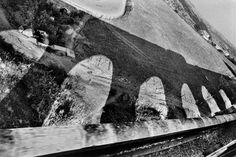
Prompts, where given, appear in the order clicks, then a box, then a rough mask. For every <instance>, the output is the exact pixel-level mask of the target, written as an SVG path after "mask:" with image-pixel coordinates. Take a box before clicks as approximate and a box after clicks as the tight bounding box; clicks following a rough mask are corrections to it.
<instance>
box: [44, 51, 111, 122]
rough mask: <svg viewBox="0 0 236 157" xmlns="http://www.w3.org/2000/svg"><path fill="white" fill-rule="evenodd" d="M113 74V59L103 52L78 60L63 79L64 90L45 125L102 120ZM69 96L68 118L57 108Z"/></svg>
mask: <svg viewBox="0 0 236 157" xmlns="http://www.w3.org/2000/svg"><path fill="white" fill-rule="evenodd" d="M112 74H113V64H112V62H111V61H110V60H109V59H108V58H107V57H105V56H102V55H97V56H92V57H90V58H88V59H85V60H83V61H81V62H80V63H78V64H77V65H76V66H75V67H74V68H73V69H72V70H71V71H70V72H69V78H67V79H66V80H65V81H64V83H63V85H62V92H61V94H60V96H59V97H58V98H57V100H56V101H55V103H54V104H53V107H52V110H51V112H50V114H49V116H48V118H47V119H46V120H45V122H44V125H75V124H91V123H92V124H98V123H100V118H101V114H102V109H103V107H104V106H105V104H106V100H107V98H108V95H109V92H110V88H111V82H112ZM68 84H69V85H70V86H71V87H70V88H69V89H67V88H68V87H66V85H67V86H68ZM65 98H66V99H65ZM68 100H69V101H70V114H69V115H68V116H67V117H66V118H65V117H62V116H60V115H58V113H56V110H57V109H58V108H59V106H61V105H63V104H65V101H68ZM62 113H63V111H62ZM51 123H52V124H51Z"/></svg>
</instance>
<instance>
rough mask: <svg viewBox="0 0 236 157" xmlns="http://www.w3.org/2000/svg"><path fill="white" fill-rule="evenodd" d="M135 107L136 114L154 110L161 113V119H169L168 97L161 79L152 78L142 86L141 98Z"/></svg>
mask: <svg viewBox="0 0 236 157" xmlns="http://www.w3.org/2000/svg"><path fill="white" fill-rule="evenodd" d="M135 106H136V112H137V111H138V110H142V109H143V108H153V109H155V110H156V111H159V112H160V116H161V119H165V118H166V117H167V113H168V107H167V105H166V96H165V92H164V86H163V84H162V81H161V79H160V78H159V77H151V78H149V79H148V80H147V81H146V82H144V83H143V84H142V85H141V86H140V91H139V97H138V99H137V102H136V104H135Z"/></svg>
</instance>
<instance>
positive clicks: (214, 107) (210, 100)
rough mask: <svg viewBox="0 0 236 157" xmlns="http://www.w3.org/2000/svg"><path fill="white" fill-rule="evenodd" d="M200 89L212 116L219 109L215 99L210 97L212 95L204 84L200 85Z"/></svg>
mask: <svg viewBox="0 0 236 157" xmlns="http://www.w3.org/2000/svg"><path fill="white" fill-rule="evenodd" d="M201 90H202V96H203V98H204V100H205V101H206V102H207V104H208V106H209V108H210V110H211V116H214V115H215V113H216V112H219V111H220V109H219V107H218V105H217V103H216V101H215V99H214V98H213V97H212V95H211V94H210V93H209V92H208V90H207V89H206V87H205V86H202V87H201Z"/></svg>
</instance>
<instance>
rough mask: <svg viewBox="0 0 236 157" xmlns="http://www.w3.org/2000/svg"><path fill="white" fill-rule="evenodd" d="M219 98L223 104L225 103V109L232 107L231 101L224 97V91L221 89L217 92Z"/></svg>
mask: <svg viewBox="0 0 236 157" xmlns="http://www.w3.org/2000/svg"><path fill="white" fill-rule="evenodd" d="M219 93H220V95H221V97H222V98H223V100H224V102H225V107H226V109H228V108H230V107H232V104H231V101H230V100H229V98H228V96H227V95H226V93H225V91H224V90H223V89H221V90H220V91H219Z"/></svg>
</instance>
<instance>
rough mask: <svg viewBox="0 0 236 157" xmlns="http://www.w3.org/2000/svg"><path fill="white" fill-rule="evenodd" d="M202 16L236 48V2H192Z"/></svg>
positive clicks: (221, 0)
mask: <svg viewBox="0 0 236 157" xmlns="http://www.w3.org/2000/svg"><path fill="white" fill-rule="evenodd" d="M190 1H191V2H192V3H193V4H194V6H195V8H196V9H197V10H198V12H199V13H200V14H201V16H202V17H203V18H204V19H205V20H207V21H208V22H209V23H210V25H212V26H213V27H214V28H216V29H217V30H218V31H219V32H220V33H221V34H223V35H224V36H225V37H226V38H227V39H228V40H229V41H231V43H232V44H234V46H236V0H190Z"/></svg>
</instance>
